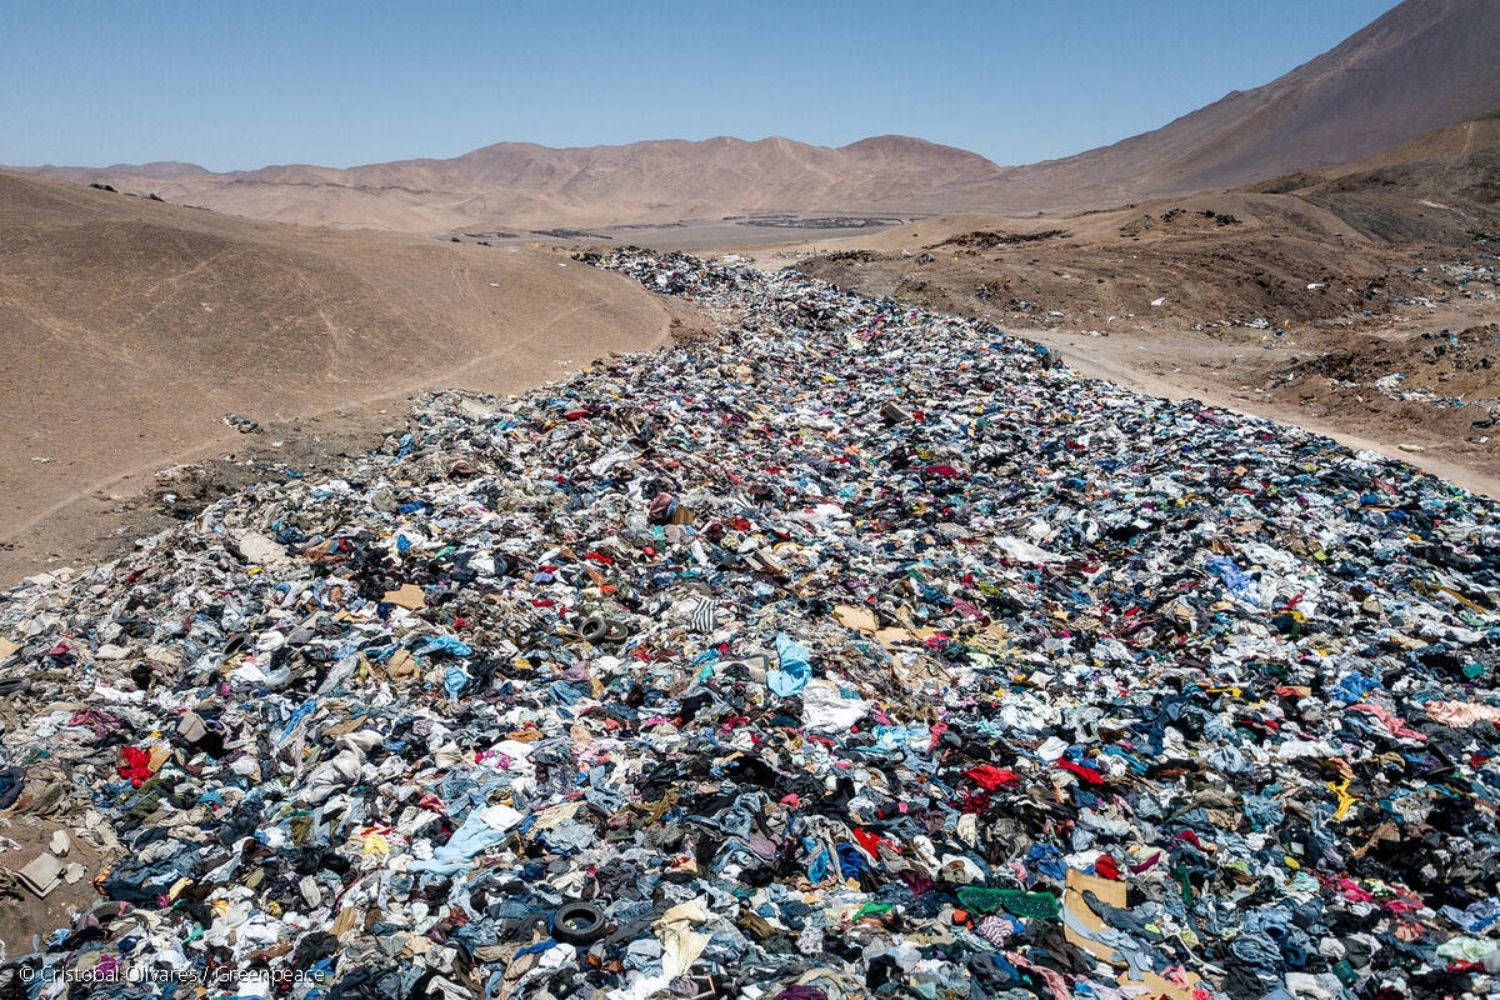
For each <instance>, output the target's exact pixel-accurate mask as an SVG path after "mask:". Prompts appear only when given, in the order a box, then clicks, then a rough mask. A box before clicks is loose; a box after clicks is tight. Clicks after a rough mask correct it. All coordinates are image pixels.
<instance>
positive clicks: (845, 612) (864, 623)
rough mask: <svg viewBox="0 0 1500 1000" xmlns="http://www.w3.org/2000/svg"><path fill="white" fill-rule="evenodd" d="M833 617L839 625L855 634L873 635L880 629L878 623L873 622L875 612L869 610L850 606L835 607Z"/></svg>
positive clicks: (840, 605) (839, 605)
mask: <svg viewBox="0 0 1500 1000" xmlns="http://www.w3.org/2000/svg"><path fill="white" fill-rule="evenodd" d="M833 617H834V619H835V620H836V621H837V622H838V623H839V624H840V625H842V626H844V627H845V628H852V629H854V630H855V631H857V632H869V633H872V634H873V633H874V632H875V630H876V629H877V628H879V627H880V623H879V622H877V621H876V620H875V612H873V611H871V610H870V609H869V608H857V607H855V606H854V605H852V604H838V605H835V606H834V609H833Z"/></svg>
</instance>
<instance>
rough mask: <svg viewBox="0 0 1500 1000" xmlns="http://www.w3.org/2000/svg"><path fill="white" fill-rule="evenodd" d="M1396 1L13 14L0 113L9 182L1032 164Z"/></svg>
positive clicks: (1271, 64)
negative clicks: (950, 153) (486, 154)
mask: <svg viewBox="0 0 1500 1000" xmlns="http://www.w3.org/2000/svg"><path fill="white" fill-rule="evenodd" d="M1393 6H1395V3H1394V0H1327V2H1325V3H1322V4H1319V5H1317V6H1316V8H1315V9H1307V8H1306V7H1305V5H1303V4H1300V3H1297V2H1295V0H1269V2H1266V3H1263V4H1260V5H1256V6H1255V7H1253V8H1252V7H1244V6H1240V5H1195V6H1192V7H1183V6H1182V5H1180V4H1176V3H1170V2H1166V0H1149V2H1143V3H1137V4H1131V5H1129V6H1128V7H1125V6H1122V5H1117V4H1112V3H1104V2H1098V0H1063V2H1058V3H1055V4H1051V5H1048V6H1047V8H1046V9H1035V8H1033V7H1032V6H1030V5H1022V4H1013V3H1005V4H970V3H957V4H943V5H939V6H938V7H937V8H936V9H934V10H930V11H924V12H923V15H922V17H921V19H920V20H916V19H913V18H912V16H911V14H910V11H909V10H908V9H905V8H902V7H899V6H897V5H896V4H894V3H885V2H881V3H876V4H873V5H868V6H861V7H860V8H859V9H858V10H854V9H852V8H851V9H833V8H826V7H822V6H812V7H809V6H806V5H803V6H793V5H790V4H784V3H769V4H764V5H757V6H755V7H754V8H745V9H742V10H732V9H731V10H728V11H715V12H714V13H713V14H712V15H710V14H709V13H707V12H704V11H701V10H695V9H693V8H690V7H664V8H658V9H653V10H636V9H628V10H627V9H624V8H616V7H613V6H610V5H604V4H592V3H589V4H584V5H582V6H581V9H580V10H578V11H576V12H575V13H574V14H573V15H572V16H571V17H566V18H564V17H562V16H559V15H558V14H556V13H555V12H551V11H547V12H541V11H535V10H529V9H503V10H502V9H496V8H492V7H490V6H488V5H484V4H480V3H473V2H471V3H463V4H458V5H455V6H452V7H449V8H445V9H444V10H443V11H442V12H441V14H440V15H439V16H417V15H412V16H402V15H401V13H400V11H399V9H398V7H396V6H395V5H386V4H376V5H374V7H373V8H372V7H371V6H369V5H362V6H360V7H358V8H356V7H354V6H353V5H349V4H342V3H337V4H330V5H327V6H324V7H320V8H317V9H314V10H299V9H296V8H294V7H292V6H291V5H285V4H274V5H269V6H264V5H263V6H260V7H256V8H254V9H253V10H252V9H249V8H231V7H213V8H210V7H201V6H197V5H190V4H186V3H169V4H163V5H160V6H158V7H155V8H153V9H152V14H151V16H150V17H143V16H141V15H140V14H139V13H138V12H133V11H128V10H126V9H125V8H121V7H117V6H114V5H106V4H103V3H95V2H85V3H79V4H69V5H66V6H64V5H46V6H38V7H36V8H33V9H27V10H20V11H16V12H14V13H13V14H12V15H11V16H10V17H9V23H8V24H7V30H6V32H5V33H4V34H3V35H0V88H4V90H5V92H6V93H7V94H9V95H11V97H12V99H11V100H9V101H7V102H5V104H4V105H3V106H0V163H7V164H12V165H28V166H30V165H40V164H44V163H53V164H80V165H107V164H113V163H130V162H146V161H153V160H183V161H187V162H192V163H197V164H199V165H202V166H205V167H207V168H209V169H211V170H218V171H224V170H234V169H252V168H255V167H259V166H263V165H266V164H271V163H316V164H320V165H326V166H350V165H355V164H361V163H372V162H380V161H385V160H393V159H403V158H413V157H445V156H454V155H458V154H460V153H463V152H466V151H469V150H471V149H474V148H477V147H480V146H485V145H488V144H490V143H494V142H501V141H522V142H535V143H541V144H545V145H552V146H592V145H597V144H616V143H629V142H635V141H641V140H647V139H664V138H674V139H679V138H680V139H705V138H710V137H713V136H717V135H733V136H737V137H740V138H745V139H758V138H763V137H765V136H769V135H784V136H787V137H789V138H793V139H797V140H800V141H804V142H811V143H816V144H821V145H830V146H838V145H843V144H845V143H848V142H852V141H855V140H857V139H860V138H863V137H866V136H870V135H880V134H890V133H899V134H907V135H915V136H920V137H922V138H924V139H928V140H931V141H934V142H940V143H946V144H949V145H953V146H958V147H961V148H964V149H969V150H972V151H974V152H977V153H979V154H981V155H983V156H986V157H988V158H990V159H991V160H993V161H995V162H996V163H1000V164H1020V163H1030V162H1035V161H1037V160H1042V159H1049V158H1053V157H1060V156H1066V155H1068V154H1071V153H1076V152H1079V151H1082V150H1084V149H1089V148H1092V147H1096V146H1100V145H1104V144H1107V143H1110V142H1114V141H1116V140H1118V139H1121V138H1124V137H1126V136H1129V135H1132V134H1135V133H1137V132H1141V131H1145V130H1149V129H1153V128H1156V127H1158V126H1161V125H1163V124H1165V123H1167V122H1168V121H1170V120H1172V119H1173V118H1176V117H1177V116H1179V115H1182V114H1185V113H1187V112H1189V111H1192V110H1193V109H1195V108H1197V107H1200V106H1202V105H1204V104H1207V103H1210V102H1212V101H1214V100H1217V99H1218V98H1220V97H1222V96H1223V95H1224V94H1225V93H1228V92H1229V91H1231V90H1236V89H1247V88H1251V87H1255V86H1259V85H1261V84H1264V83H1266V82H1268V81H1270V80H1271V79H1273V78H1275V77H1276V76H1278V75H1279V74H1281V73H1284V72H1286V71H1287V70H1289V69H1291V68H1293V67H1295V66H1297V65H1299V64H1301V63H1303V62H1305V61H1307V60H1308V59H1311V58H1313V57H1314V56H1316V55H1318V54H1319V53H1321V52H1323V51H1325V50H1326V49H1328V48H1329V47H1331V46H1332V45H1334V44H1336V43H1338V42H1339V41H1340V40H1341V39H1343V38H1344V37H1346V36H1348V35H1349V34H1351V33H1352V32H1354V31H1356V30H1358V29H1359V28H1360V27H1361V26H1363V25H1364V24H1366V23H1368V22H1369V21H1371V20H1373V19H1374V18H1376V17H1378V16H1380V15H1381V14H1382V13H1384V12H1385V11H1387V10H1389V9H1390V8H1392V7H1393ZM1289 25H1291V26H1294V28H1295V30H1288V27H1289ZM142 66H150V67H152V71H151V72H150V73H141V72H140V68H141V67H142ZM377 70H378V72H377ZM812 94H817V95H818V96H817V99H816V100H811V99H809V95H812ZM64 126H66V127H64Z"/></svg>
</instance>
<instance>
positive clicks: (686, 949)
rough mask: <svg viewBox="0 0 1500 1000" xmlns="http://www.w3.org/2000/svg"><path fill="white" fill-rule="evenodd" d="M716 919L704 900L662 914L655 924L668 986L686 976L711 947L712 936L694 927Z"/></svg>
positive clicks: (676, 907)
mask: <svg viewBox="0 0 1500 1000" xmlns="http://www.w3.org/2000/svg"><path fill="white" fill-rule="evenodd" d="M713 916H714V915H713V913H712V912H710V911H709V909H708V907H707V906H705V905H703V900H702V899H690V900H688V901H687V902H686V903H678V904H677V905H676V906H674V907H672V908H671V909H670V910H668V911H667V912H666V913H663V914H662V915H661V919H660V920H658V921H657V922H656V924H655V929H656V937H657V940H659V941H660V942H661V948H662V959H661V971H662V976H663V977H665V978H666V979H667V981H668V982H670V981H671V980H673V979H676V978H677V977H678V976H683V975H686V974H687V971H688V970H689V969H691V968H692V967H693V963H694V962H696V961H698V956H700V955H702V954H703V949H705V948H707V947H708V942H709V941H710V940H712V939H713V935H711V934H702V933H699V932H698V931H695V930H694V929H693V927H694V926H695V925H697V924H703V923H707V922H708V921H710V920H712V919H713Z"/></svg>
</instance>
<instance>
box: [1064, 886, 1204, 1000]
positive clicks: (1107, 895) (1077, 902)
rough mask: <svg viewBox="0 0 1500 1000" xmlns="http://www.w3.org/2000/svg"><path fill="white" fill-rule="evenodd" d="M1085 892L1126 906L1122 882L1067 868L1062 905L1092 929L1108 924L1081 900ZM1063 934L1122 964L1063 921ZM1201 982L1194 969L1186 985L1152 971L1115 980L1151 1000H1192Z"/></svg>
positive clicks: (1076, 944)
mask: <svg viewBox="0 0 1500 1000" xmlns="http://www.w3.org/2000/svg"><path fill="white" fill-rule="evenodd" d="M1085 892H1092V893H1093V894H1094V895H1095V896H1097V897H1099V899H1100V901H1101V902H1104V903H1108V904H1109V905H1110V906H1117V907H1120V908H1121V909H1124V907H1125V883H1124V882H1116V881H1115V880H1114V879H1108V878H1100V877H1099V876H1097V875H1085V874H1084V873H1083V872H1081V871H1076V870H1075V869H1072V868H1069V869H1068V877H1067V881H1066V883H1065V884H1064V887H1063V898H1062V905H1063V906H1065V907H1067V909H1068V912H1069V913H1071V914H1072V915H1073V916H1074V917H1075V918H1077V920H1078V922H1079V923H1080V924H1082V925H1083V926H1085V927H1087V928H1088V929H1089V930H1091V931H1096V930H1103V929H1104V928H1105V927H1107V926H1108V925H1107V924H1106V923H1105V922H1104V921H1103V919H1101V918H1100V916H1099V915H1098V914H1097V913H1095V912H1094V911H1093V910H1091V909H1090V908H1089V904H1088V903H1086V902H1085V901H1084V898H1083V894H1084V893H1085ZM1063 937H1064V938H1066V939H1067V942H1068V943H1069V944H1071V945H1073V946H1074V947H1076V948H1081V949H1082V950H1083V951H1086V952H1088V953H1089V954H1090V955H1092V956H1094V957H1095V958H1097V959H1099V960H1100V961H1101V962H1110V964H1112V965H1115V966H1119V967H1123V966H1124V964H1125V963H1123V962H1116V961H1114V960H1113V959H1111V957H1110V956H1111V955H1113V954H1114V951H1113V949H1111V948H1109V947H1108V946H1107V945H1103V944H1100V943H1099V942H1097V941H1090V940H1089V939H1088V938H1086V937H1084V936H1083V935H1082V934H1079V933H1077V932H1076V931H1074V930H1073V929H1072V928H1071V927H1068V926H1067V925H1066V924H1065V925H1063ZM1202 981H1203V980H1202V978H1201V977H1200V976H1199V975H1198V974H1197V973H1195V972H1189V973H1187V983H1188V985H1187V987H1186V988H1184V987H1181V986H1176V985H1173V983H1172V982H1171V981H1169V980H1167V979H1163V978H1162V977H1161V976H1158V975H1157V974H1156V973H1154V972H1148V973H1147V974H1146V976H1145V977H1144V978H1143V979H1139V980H1136V979H1131V978H1129V973H1128V972H1122V973H1120V976H1119V979H1118V980H1117V982H1119V984H1120V985H1121V986H1141V987H1145V989H1146V990H1147V991H1148V992H1147V993H1145V994H1144V995H1143V998H1142V1000H1145V998H1148V997H1149V998H1150V1000H1156V998H1157V997H1168V998H1169V1000H1193V987H1195V986H1197V985H1198V984H1199V983H1201V982H1202Z"/></svg>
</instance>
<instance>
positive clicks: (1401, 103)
mask: <svg viewBox="0 0 1500 1000" xmlns="http://www.w3.org/2000/svg"><path fill="white" fill-rule="evenodd" d="M1497 53H1500V3H1496V2H1495V0H1405V2H1404V3H1402V4H1401V5H1400V6H1398V7H1395V8H1394V9H1392V10H1390V11H1388V12H1387V13H1386V14H1384V15H1383V16H1381V17H1379V18H1377V19H1376V20H1375V21H1373V22H1372V23H1371V24H1369V25H1368V26H1366V27H1365V28H1363V29H1361V30H1360V31H1358V32H1356V33H1355V34H1354V35H1352V36H1350V37H1349V38H1348V39H1347V40H1345V41H1344V42H1343V43H1341V44H1340V45H1338V46H1336V47H1335V48H1333V49H1331V50H1329V51H1328V52H1326V53H1324V54H1323V55H1321V56H1318V57H1317V58H1316V59H1313V60H1312V61H1310V62H1308V63H1305V64H1303V65H1302V66H1299V67H1297V68H1296V69H1294V70H1292V71H1291V72H1289V73H1287V74H1285V75H1284V76H1282V77H1280V78H1278V79H1276V80H1274V81H1273V82H1271V83H1268V84H1266V85H1265V86H1262V87H1257V88H1255V89H1253V90H1246V91H1236V92H1233V93H1230V94H1228V95H1226V96H1225V97H1223V98H1222V99H1220V100H1218V101H1215V102H1214V103H1213V104H1210V105H1208V106H1206V107H1204V108H1200V109H1199V110H1197V111H1194V112H1192V113H1191V114H1188V115H1184V116H1183V117H1181V118H1178V119H1177V120H1175V121H1173V122H1171V123H1169V124H1168V125H1165V126H1163V127H1162V128H1159V129H1156V130H1155V131H1151V132H1146V133H1143V134H1141V135H1137V136H1133V137H1131V138H1129V139H1126V140H1124V141H1122V142H1118V143H1115V144H1114V145H1112V146H1106V147H1103V148H1100V149H1095V150H1090V151H1088V152H1086V153H1081V154H1079V155H1077V156H1072V157H1068V158H1066V159H1061V160H1051V161H1047V162H1043V163H1037V164H1033V165H1031V166H1027V167H1021V168H1018V169H1015V170H1011V171H1007V173H1006V176H1005V188H1006V190H1005V197H1004V199H1003V202H1002V204H1003V205H1004V206H1006V207H1009V208H1012V209H1016V208H1049V207H1084V206H1091V205H1100V204H1108V203H1111V202H1118V201H1123V200H1128V199H1130V198H1139V197H1145V196H1151V195H1162V194H1177V193H1186V192H1192V191H1202V190H1206V189H1209V188H1220V187H1230V186H1234V185H1242V184H1246V183H1249V182H1252V181H1256V180H1264V179H1268V178H1272V177H1276V176H1279V175H1282V174H1287V173H1289V172H1291V171H1294V170H1319V169H1322V168H1325V167H1330V166H1334V165H1337V164H1342V163H1348V162H1351V161H1356V160H1360V159H1363V158H1365V157H1368V156H1372V155H1374V154H1377V153H1379V152H1381V151H1383V150H1388V149H1390V148H1391V147H1393V146H1396V145H1398V144H1400V143H1404V142H1407V141H1409V140H1412V139H1416V138H1418V137H1419V136H1422V135H1424V134H1426V133H1428V132H1430V131H1431V130H1432V129H1434V128H1437V127H1441V126H1445V125H1449V124H1451V123H1454V122H1459V121H1463V120H1465V119H1471V118H1474V117H1476V116H1478V115H1482V114H1485V113H1486V112H1489V111H1491V110H1493V109H1495V108H1500V55H1497Z"/></svg>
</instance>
